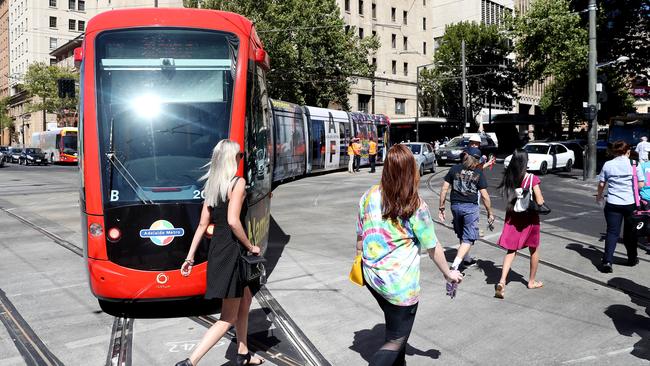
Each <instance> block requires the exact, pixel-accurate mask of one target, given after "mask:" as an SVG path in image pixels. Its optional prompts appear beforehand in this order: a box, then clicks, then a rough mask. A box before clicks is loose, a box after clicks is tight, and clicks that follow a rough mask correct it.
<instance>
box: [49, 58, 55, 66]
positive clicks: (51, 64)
mask: <svg viewBox="0 0 650 366" xmlns="http://www.w3.org/2000/svg"><path fill="white" fill-rule="evenodd" d="M54 65H56V59H55V58H51V59H50V66H54Z"/></svg>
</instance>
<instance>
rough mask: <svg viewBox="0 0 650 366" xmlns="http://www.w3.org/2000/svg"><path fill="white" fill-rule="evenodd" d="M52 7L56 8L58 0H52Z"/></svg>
mask: <svg viewBox="0 0 650 366" xmlns="http://www.w3.org/2000/svg"><path fill="white" fill-rule="evenodd" d="M50 7H51V8H56V0H50Z"/></svg>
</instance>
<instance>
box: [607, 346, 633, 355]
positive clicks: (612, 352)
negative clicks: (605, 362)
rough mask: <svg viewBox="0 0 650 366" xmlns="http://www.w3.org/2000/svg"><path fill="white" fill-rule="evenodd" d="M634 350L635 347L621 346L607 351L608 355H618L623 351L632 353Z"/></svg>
mask: <svg viewBox="0 0 650 366" xmlns="http://www.w3.org/2000/svg"><path fill="white" fill-rule="evenodd" d="M632 351H634V347H627V348H621V349H619V350H617V351H611V352H607V356H616V355H618V354H621V353H630V352H632Z"/></svg>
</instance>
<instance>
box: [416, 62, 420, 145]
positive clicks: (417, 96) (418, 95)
mask: <svg viewBox="0 0 650 366" xmlns="http://www.w3.org/2000/svg"><path fill="white" fill-rule="evenodd" d="M415 72H416V73H417V75H416V77H415V142H420V66H418V67H416V68H415Z"/></svg>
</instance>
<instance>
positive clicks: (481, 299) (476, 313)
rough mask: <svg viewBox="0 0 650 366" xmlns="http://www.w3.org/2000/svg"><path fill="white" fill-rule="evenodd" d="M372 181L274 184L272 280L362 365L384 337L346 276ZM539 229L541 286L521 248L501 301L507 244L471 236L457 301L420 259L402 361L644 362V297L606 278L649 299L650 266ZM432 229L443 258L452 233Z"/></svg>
mask: <svg viewBox="0 0 650 366" xmlns="http://www.w3.org/2000/svg"><path fill="white" fill-rule="evenodd" d="M379 178H380V174H376V175H371V174H368V173H367V172H365V171H362V172H361V173H359V174H355V175H350V174H348V173H334V174H329V175H325V176H319V177H311V178H307V179H303V180H300V181H297V182H294V183H290V184H287V185H284V186H281V187H279V188H278V189H276V191H275V192H274V198H273V202H272V208H271V212H272V216H273V220H272V224H271V225H272V233H271V242H270V244H269V252H268V253H269V254H268V256H273V257H277V258H276V260H277V263H276V265H275V268H272V271H271V273H270V276H269V280H268V284H267V287H268V288H269V290H270V291H271V292H272V293H273V295H274V296H275V297H276V298H277V299H278V301H279V302H280V303H281V304H282V306H283V307H284V308H285V310H286V311H287V312H288V313H289V314H290V315H291V316H292V317H293V319H294V320H295V321H296V322H297V323H298V325H299V326H300V327H301V329H302V330H303V331H304V332H305V334H306V335H307V336H308V337H309V338H310V340H311V341H312V342H313V343H314V344H315V345H316V347H317V348H318V349H319V350H320V351H321V352H322V353H323V355H324V356H325V357H326V358H327V359H328V360H329V361H330V362H331V363H332V364H333V365H363V364H365V363H367V361H368V360H369V358H370V357H371V355H372V353H373V352H374V351H375V350H377V349H378V348H379V347H380V345H381V344H382V343H383V342H382V340H383V329H384V328H383V315H382V313H381V311H380V310H379V307H378V306H377V304H376V303H375V301H374V299H373V298H372V297H371V296H370V294H369V293H368V291H367V290H366V289H364V288H360V287H357V286H355V285H353V284H352V283H350V282H349V281H348V279H347V274H348V272H349V270H350V265H351V263H352V258H353V255H354V243H355V231H354V227H355V222H356V210H357V202H358V199H359V197H360V196H361V194H362V193H363V192H364V191H365V190H366V189H367V188H368V187H369V186H370V185H371V184H374V183H376V182H378V180H379ZM424 178H427V177H426V176H425V177H424ZM423 182H424V179H423ZM421 193H422V195H423V196H424V198H425V200H426V201H427V202H428V203H430V206H432V207H437V196H435V197H434V195H433V193H431V192H429V191H428V190H426V188H425V186H424V183H423V184H422V185H421ZM432 202H436V204H435V205H433V204H431V203H432ZM497 214H498V215H500V216H502V215H503V213H502V212H497ZM501 225H502V222H501V221H499V222H498V223H497V225H496V228H495V231H494V232H492V233H491V232H489V231H486V237H485V241H487V242H489V243H494V242H496V240H497V238H498V233H499V232H500V230H501ZM481 226H482V227H484V226H485V224H482V225H481ZM543 230H545V231H548V234H544V235H543V236H542V246H541V248H540V250H541V258H542V259H543V260H545V261H548V262H549V263H550V264H548V265H546V264H542V265H540V268H539V271H538V278H539V279H540V280H542V281H544V284H545V285H544V288H543V289H539V290H528V289H527V288H526V286H525V282H526V279H527V277H528V260H527V259H526V258H523V257H521V256H519V257H518V258H517V259H516V260H515V262H514V265H513V269H512V271H511V273H510V277H509V280H510V282H509V285H508V287H507V290H506V299H505V300H498V299H495V298H494V297H493V295H494V284H495V283H496V282H497V281H498V278H499V277H500V272H501V268H500V267H501V262H502V260H503V255H504V251H503V250H501V249H499V248H496V247H494V246H491V245H489V244H488V243H485V242H480V243H477V245H476V247H475V248H474V249H473V255H475V256H476V257H477V258H478V259H479V263H478V265H477V266H475V267H472V268H469V269H467V270H466V271H465V273H466V280H465V282H464V283H463V284H461V286H460V288H459V293H458V297H457V298H456V299H454V300H450V299H449V298H448V297H446V296H445V295H444V281H443V279H442V276H441V275H440V274H439V273H438V271H437V270H435V269H434V265H433V263H432V262H431V261H430V260H429V259H428V258H427V257H426V256H423V257H422V298H421V302H420V307H419V309H418V315H417V319H416V323H415V326H414V330H413V333H412V335H411V338H410V339H409V346H408V348H407V354H408V356H407V362H408V364H409V365H431V364H433V362H436V363H439V364H445V365H472V364H476V365H503V364H511V365H531V364H538V365H548V364H562V363H578V364H580V363H583V364H594V363H597V364H615V365H640V364H647V360H648V359H650V347H648V342H649V339H650V331H648V329H650V327H648V326H647V325H648V324H650V318H649V317H648V315H650V310H648V303H647V301H644V300H642V299H638V298H637V297H634V298H631V297H630V296H628V295H627V294H625V293H623V292H620V291H617V290H615V289H612V288H610V287H607V286H606V284H616V285H621V286H625V287H626V288H631V289H633V290H634V292H635V293H638V294H647V297H648V298H650V293H648V292H649V291H650V290H648V286H650V265H649V263H648V262H647V261H643V262H642V263H641V264H640V265H639V266H637V267H634V268H628V267H622V266H617V267H616V268H615V272H614V273H613V274H609V275H605V274H601V273H599V272H597V271H596V270H595V268H594V267H593V265H592V263H591V262H592V259H591V258H592V257H593V256H594V253H595V254H596V255H598V252H597V249H594V248H592V247H591V246H594V247H595V248H598V247H602V243H601V242H599V241H598V238H594V237H587V236H585V235H582V236H579V235H573V234H572V233H563V232H562V230H560V229H558V228H557V227H554V226H553V225H544V226H543ZM436 232H437V235H438V237H439V239H440V242H441V243H443V245H444V246H445V247H447V248H449V250H448V251H447V252H448V253H447V254H448V258H449V256H450V255H453V254H454V253H455V250H454V249H453V247H454V246H455V245H456V243H457V239H455V237H454V234H453V232H452V231H451V230H450V229H449V228H448V227H447V226H443V225H440V224H436ZM567 234H568V235H567ZM557 235H562V236H566V237H567V238H560V237H558V236H557ZM567 249H568V250H567ZM640 254H641V256H643V258H645V259H647V258H648V256H647V254H646V253H644V252H641V253H640Z"/></svg>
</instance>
